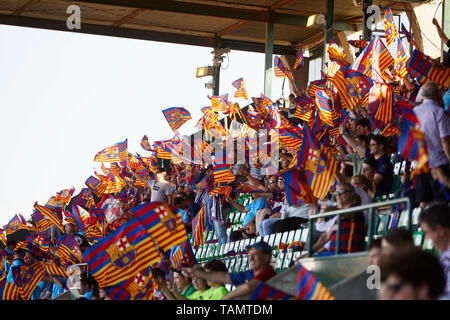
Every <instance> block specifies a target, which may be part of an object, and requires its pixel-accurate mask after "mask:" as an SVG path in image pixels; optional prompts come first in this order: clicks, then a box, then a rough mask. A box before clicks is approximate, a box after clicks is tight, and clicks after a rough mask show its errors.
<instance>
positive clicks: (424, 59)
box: [407, 49, 450, 88]
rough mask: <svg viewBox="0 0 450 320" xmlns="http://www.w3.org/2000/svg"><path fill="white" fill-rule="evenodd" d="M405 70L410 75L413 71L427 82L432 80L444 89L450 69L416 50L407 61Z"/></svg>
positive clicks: (447, 82)
mask: <svg viewBox="0 0 450 320" xmlns="http://www.w3.org/2000/svg"><path fill="white" fill-rule="evenodd" d="M407 70H408V71H409V72H410V73H411V71H414V72H416V73H418V74H419V75H421V76H423V77H424V78H425V79H427V80H433V81H435V82H436V83H438V84H439V85H440V86H442V87H444V88H446V87H447V85H448V84H449V81H450V68H448V67H446V66H444V65H443V64H440V63H439V62H437V61H436V60H433V59H431V58H430V57H429V56H427V55H425V54H424V53H423V52H420V51H418V50H417V49H415V50H414V52H413V54H412V55H411V57H410V59H409V61H408V66H407Z"/></svg>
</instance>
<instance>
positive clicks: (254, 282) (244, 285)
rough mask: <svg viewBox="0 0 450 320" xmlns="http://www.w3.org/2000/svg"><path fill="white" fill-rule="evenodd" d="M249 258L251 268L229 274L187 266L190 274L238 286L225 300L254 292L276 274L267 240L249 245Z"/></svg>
mask: <svg viewBox="0 0 450 320" xmlns="http://www.w3.org/2000/svg"><path fill="white" fill-rule="evenodd" d="M247 249H248V260H249V263H250V268H251V270H248V271H244V272H239V273H232V274H229V273H227V272H224V271H220V272H219V271H215V272H213V271H211V272H201V271H194V270H193V269H192V268H186V270H187V272H189V274H195V276H197V277H201V278H204V279H206V280H209V281H213V282H216V283H222V284H223V283H230V284H233V285H234V286H236V288H235V289H234V290H233V291H231V292H230V293H229V294H227V295H226V296H224V297H223V299H224V300H227V299H234V298H237V297H242V296H246V295H249V294H250V293H252V292H253V291H254V290H255V289H256V288H257V287H258V285H259V284H260V283H261V282H265V281H267V280H269V279H270V278H272V277H273V276H275V275H276V272H275V270H274V269H273V267H272V266H271V265H270V260H271V257H272V247H271V246H269V245H268V244H267V243H266V242H264V241H260V242H256V243H254V244H252V245H250V246H248V247H247Z"/></svg>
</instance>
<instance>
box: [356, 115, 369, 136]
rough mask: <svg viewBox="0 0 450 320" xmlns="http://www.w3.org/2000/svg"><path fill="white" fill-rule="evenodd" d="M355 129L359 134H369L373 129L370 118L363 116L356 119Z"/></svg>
mask: <svg viewBox="0 0 450 320" xmlns="http://www.w3.org/2000/svg"><path fill="white" fill-rule="evenodd" d="M355 131H356V134H358V135H361V134H362V135H369V134H370V133H371V132H372V130H371V129H370V120H369V119H367V118H361V119H358V120H357V121H356V125H355Z"/></svg>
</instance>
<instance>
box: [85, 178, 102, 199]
mask: <svg viewBox="0 0 450 320" xmlns="http://www.w3.org/2000/svg"><path fill="white" fill-rule="evenodd" d="M84 183H85V184H86V186H88V187H89V189H91V190H93V191H94V192H95V194H96V195H97V196H101V195H102V194H104V193H105V191H106V185H105V184H104V183H103V182H102V181H100V180H99V179H97V178H96V177H94V176H90V177H89V178H87V179H86V181H85V182H84Z"/></svg>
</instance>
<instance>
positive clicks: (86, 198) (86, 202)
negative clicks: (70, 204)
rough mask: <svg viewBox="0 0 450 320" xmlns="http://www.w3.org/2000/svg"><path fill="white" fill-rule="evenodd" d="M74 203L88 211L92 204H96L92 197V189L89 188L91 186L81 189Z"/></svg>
mask: <svg viewBox="0 0 450 320" xmlns="http://www.w3.org/2000/svg"><path fill="white" fill-rule="evenodd" d="M74 203H75V204H76V205H79V206H80V207H82V208H84V209H86V210H88V211H89V210H91V208H92V206H94V205H95V201H94V198H93V197H92V192H91V189H89V188H83V189H81V191H80V193H79V194H78V196H77V198H76V200H75V202H74Z"/></svg>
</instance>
